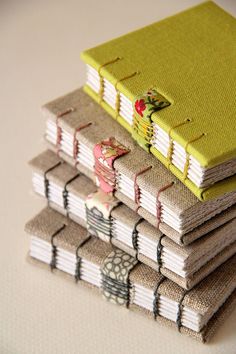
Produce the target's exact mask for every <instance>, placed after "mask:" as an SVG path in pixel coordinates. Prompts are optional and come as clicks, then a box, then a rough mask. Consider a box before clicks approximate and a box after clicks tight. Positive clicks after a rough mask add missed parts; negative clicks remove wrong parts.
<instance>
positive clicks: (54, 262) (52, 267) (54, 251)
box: [50, 224, 66, 271]
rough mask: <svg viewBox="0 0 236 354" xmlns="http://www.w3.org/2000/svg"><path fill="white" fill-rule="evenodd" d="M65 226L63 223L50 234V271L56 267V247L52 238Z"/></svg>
mask: <svg viewBox="0 0 236 354" xmlns="http://www.w3.org/2000/svg"><path fill="white" fill-rule="evenodd" d="M65 227H66V224H63V225H62V226H61V227H60V228H59V229H58V230H57V231H56V232H54V234H52V236H51V245H52V258H51V262H50V268H51V271H53V269H55V268H56V266H57V260H56V257H57V247H56V246H55V245H54V238H55V237H56V236H57V235H58V234H59V233H60V232H61V231H62V230H64V228H65Z"/></svg>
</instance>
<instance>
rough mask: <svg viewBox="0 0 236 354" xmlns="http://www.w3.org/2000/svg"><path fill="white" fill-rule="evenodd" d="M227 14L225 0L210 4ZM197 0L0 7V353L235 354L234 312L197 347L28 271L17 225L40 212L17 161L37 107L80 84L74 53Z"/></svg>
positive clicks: (234, 6)
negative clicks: (206, 343)
mask: <svg viewBox="0 0 236 354" xmlns="http://www.w3.org/2000/svg"><path fill="white" fill-rule="evenodd" d="M216 2H217V3H218V4H219V5H221V6H222V7H224V8H225V9H226V10H228V11H229V12H231V13H232V14H234V15H235V14H236V1H235V0H221V1H216ZM197 3H199V0H191V1H190V0H188V1H187V0H184V1H183V0H182V1H178V0H172V1H170V0H166V1H161V0H153V1H151V0H146V1H143V2H141V1H137V0H136V1H134V0H132V1H128V0H126V1H125V0H119V1H112V0H110V1H109V0H100V1H91V0H87V1H80V0H72V1H71V0H68V1H60V0H48V1H46V0H39V1H36V0H31V1H29V0H28V1H26V0H21V1H20V0H18V1H17V0H15V1H12V0H1V1H0V117H1V118H0V119H1V129H0V135H1V137H0V144H1V149H0V153H1V162H0V164H1V174H0V178H1V203H0V208H1V209H0V223H1V224H0V229H1V247H0V281H1V283H0V353H1V354H2V353H4V354H6V353H7V354H8V353H12V354H20V353H22V354H23V353H24V354H32V353H37V354H38V353H43V354H53V353H57V354H61V353H63V354H64V353H66V354H73V353H86V354H87V353H97V354H99V353H101V354H112V353H122V354H123V353H148V354H151V353H156V354H162V353H165V354H171V353H174V354H181V353H185V354H189V353H191V354H201V353H208V354H210V353H212V354H213V353H214V354H219V353H225V354H235V353H236V339H235V330H236V312H235V311H234V313H233V314H232V315H231V317H230V318H228V320H227V321H226V322H225V324H224V325H223V326H222V327H221V329H220V330H219V331H218V332H217V334H216V336H215V337H214V339H213V341H212V343H211V344H209V345H203V344H200V343H198V342H195V341H193V340H192V339H189V338H187V337H185V336H181V335H179V334H178V333H177V331H174V330H173V329H169V328H165V327H161V326H160V325H158V324H157V323H155V322H154V321H151V320H149V319H146V318H144V317H143V316H141V315H139V314H136V313H130V312H128V311H127V310H124V309H120V308H118V307H116V306H114V305H111V304H107V303H106V302H105V301H104V300H102V298H99V297H97V296H95V295H94V294H91V293H90V292H89V291H87V290H86V289H82V288H81V287H79V286H76V285H75V284H74V283H73V282H67V281H64V280H63V279H61V278H60V277H57V276H55V275H53V274H51V273H50V272H49V271H48V272H46V271H43V270H40V269H37V268H35V267H33V266H30V265H29V264H28V263H27V262H26V260H25V257H26V254H27V250H28V247H29V237H28V236H27V235H26V234H25V233H24V224H25V222H26V221H27V220H28V219H29V218H31V217H32V216H33V215H34V214H35V213H36V212H38V211H39V210H40V208H42V207H43V206H44V202H43V200H41V199H39V198H37V197H36V196H34V195H33V193H32V190H31V173H30V169H29V168H28V166H27V161H28V160H29V159H30V158H31V157H33V156H34V155H36V154H37V153H39V152H40V151H42V149H43V148H44V144H43V138H42V135H43V133H44V119H43V117H42V115H41V112H40V106H41V104H43V103H45V102H47V101H49V100H51V99H53V98H56V97H58V96H60V95H62V94H65V93H67V92H69V91H70V90H73V89H75V88H77V87H79V86H81V85H83V83H84V80H85V70H84V69H85V68H84V64H83V63H82V62H81V61H80V52H81V51H82V50H83V49H86V48H89V47H92V46H94V45H96V44H98V43H102V42H104V41H106V40H108V39H111V38H113V37H116V36H118V35H121V34H124V33H126V32H128V31H130V30H133V29H136V28H139V27H141V26H144V25H147V24H149V23H152V22H155V21H157V20H159V19H162V18H164V17H167V16H169V15H172V14H175V13H177V12H180V11H181V10H184V9H185V8H188V7H190V6H192V5H195V4H197Z"/></svg>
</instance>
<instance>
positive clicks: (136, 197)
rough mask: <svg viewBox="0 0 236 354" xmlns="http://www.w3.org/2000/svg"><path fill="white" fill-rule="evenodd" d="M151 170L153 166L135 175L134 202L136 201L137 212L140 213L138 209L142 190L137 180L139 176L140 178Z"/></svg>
mask: <svg viewBox="0 0 236 354" xmlns="http://www.w3.org/2000/svg"><path fill="white" fill-rule="evenodd" d="M151 168H152V166H148V167H145V168H144V169H143V170H141V171H139V172H137V173H136V174H135V177H134V200H135V203H136V204H138V206H137V208H136V212H137V211H138V209H139V207H140V188H139V186H138V183H137V178H138V176H140V175H141V174H143V173H144V172H146V171H148V170H150V169H151Z"/></svg>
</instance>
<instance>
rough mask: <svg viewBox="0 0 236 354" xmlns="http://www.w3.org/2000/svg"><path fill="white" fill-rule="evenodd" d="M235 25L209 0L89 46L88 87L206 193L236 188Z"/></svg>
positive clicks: (200, 193) (188, 181)
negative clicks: (112, 38)
mask: <svg viewBox="0 0 236 354" xmlns="http://www.w3.org/2000/svg"><path fill="white" fill-rule="evenodd" d="M235 33H236V21H235V19H234V18H233V17H232V16H231V15H229V14H227V13H226V12H225V11H224V10H222V9H221V8H220V7H218V6H217V5H216V4H214V3H213V2H211V1H208V2H205V3H203V4H200V5H198V6H196V7H194V8H191V9H189V10H187V11H184V12H182V13H180V14H177V15H175V16H172V17H170V18H167V19H165V20H162V21H160V22H157V23H154V24H151V25H149V26H147V27H144V28H142V29H139V30H137V31H134V32H131V33H129V34H127V35H124V36H122V37H119V38H117V39H114V40H111V41H109V42H107V43H104V44H102V45H99V46H97V47H95V48H92V49H89V50H86V51H84V52H83V53H82V59H83V60H84V61H85V63H86V64H87V83H86V85H85V91H86V92H87V93H88V94H89V95H91V96H92V97H93V98H94V99H95V100H96V101H98V102H99V103H100V104H101V105H102V107H103V108H105V109H106V110H107V111H108V112H109V113H110V114H111V115H112V116H113V117H114V118H115V119H116V120H117V121H118V122H119V123H120V124H122V125H123V126H124V127H125V128H126V129H127V130H128V131H129V132H130V133H131V134H132V136H133V138H134V139H135V140H136V141H137V142H138V143H139V145H140V146H142V147H143V148H144V149H145V150H146V151H149V152H151V153H152V154H153V155H155V156H156V157H157V158H158V159H159V160H160V161H161V162H162V163H163V164H164V165H165V166H166V167H167V168H169V169H170V170H171V172H172V173H174V174H175V175H176V176H177V177H178V178H179V179H180V180H181V181H182V182H183V183H185V185H186V186H187V187H188V188H189V189H190V190H191V191H192V192H193V193H194V194H195V195H196V196H197V197H198V198H199V199H205V200H206V199H209V198H212V197H213V196H215V195H216V194H218V195H219V194H223V193H225V192H226V191H227V190H228V188H229V186H230V185H231V188H232V189H235V188H236V177H235V172H236V131H235V129H234V126H235V123H234V122H235V89H236V77H235V70H234V68H235V65H236V41H235Z"/></svg>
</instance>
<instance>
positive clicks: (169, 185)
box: [156, 182, 175, 229]
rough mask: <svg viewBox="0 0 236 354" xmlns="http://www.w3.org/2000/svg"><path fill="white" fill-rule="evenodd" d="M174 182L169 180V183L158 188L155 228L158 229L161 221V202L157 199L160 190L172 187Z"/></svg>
mask: <svg viewBox="0 0 236 354" xmlns="http://www.w3.org/2000/svg"><path fill="white" fill-rule="evenodd" d="M174 183H175V182H171V183H169V184H167V185H166V186H164V187H162V188H160V189H159V191H158V193H157V200H156V207H157V228H158V229H159V225H160V222H161V202H160V201H159V197H160V194H161V193H162V192H164V191H165V190H166V189H168V188H170V187H172V186H173V184H174Z"/></svg>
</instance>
